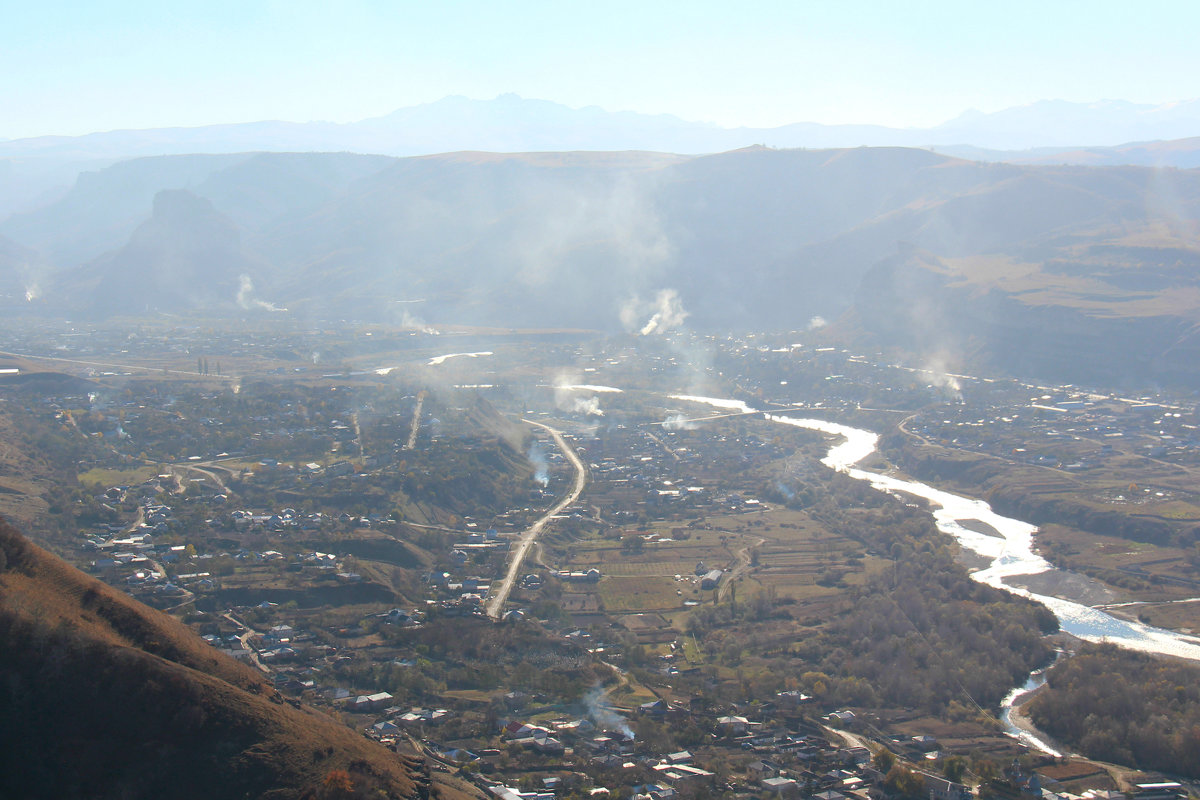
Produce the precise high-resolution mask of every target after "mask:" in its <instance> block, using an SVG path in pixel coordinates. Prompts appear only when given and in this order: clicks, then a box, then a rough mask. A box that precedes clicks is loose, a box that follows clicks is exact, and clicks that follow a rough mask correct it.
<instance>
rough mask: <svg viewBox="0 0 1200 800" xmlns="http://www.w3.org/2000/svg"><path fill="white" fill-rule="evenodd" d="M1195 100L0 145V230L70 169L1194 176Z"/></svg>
mask: <svg viewBox="0 0 1200 800" xmlns="http://www.w3.org/2000/svg"><path fill="white" fill-rule="evenodd" d="M1198 137H1200V101H1198V100H1188V101H1182V102H1178V103H1167V104H1163V105H1159V106H1151V105H1139V104H1135V103H1128V102H1124V101H1102V102H1098V103H1070V102H1065V101H1060V100H1046V101H1041V102H1038V103H1033V104H1031V105H1028V106H1021V107H1016V108H1009V109H1004V110H1002V111H997V112H994V113H990V114H985V113H981V112H978V111H969V112H966V113H964V114H962V115H960V116H959V117H956V118H955V119H952V120H950V121H948V122H945V123H943V124H941V125H937V126H935V127H932V128H913V129H898V128H887V127H883V126H878V125H822V124H818V123H812V122H798V123H795V124H791V125H783V126H780V127H776V128H744V127H743V128H724V127H721V126H718V125H714V124H710V123H703V122H691V121H686V120H682V119H679V118H678V117H674V116H671V115H667V114H657V115H655V114H640V113H635V112H629V111H622V112H610V111H605V110H604V109H601V108H598V107H596V106H588V107H585V108H569V107H567V106H564V105H561V104H558V103H553V102H549V101H546V100H531V99H525V98H522V97H519V96H517V95H513V94H507V95H501V96H499V97H497V98H495V99H493V100H470V99H467V98H464V97H446V98H443V99H442V100H438V101H437V102H433V103H426V104H424V105H419V106H412V107H409V108H401V109H399V110H397V111H394V112H392V113H390V114H387V115H385V116H382V117H377V118H373V119H366V120H362V121H360V122H352V123H345V124H337V123H330V122H278V121H276V122H252V123H245V124H230V125H209V126H203V127H195V128H157V129H149V130H117V131H107V132H102V133H92V134H88V135H85V136H42V137H36V138H30V139H16V140H10V141H0V219H2V218H3V217H4V216H6V215H8V214H11V213H14V212H19V211H28V210H31V209H33V208H36V207H37V206H38V205H41V204H44V203H45V202H48V201H50V200H52V199H54V198H55V197H56V196H61V194H62V193H63V192H65V191H66V190H67V189H68V188H70V186H71V184H72V183H73V181H74V179H75V176H76V175H77V174H79V173H80V172H81V171H86V170H92V169H97V168H100V167H104V166H108V165H110V164H113V163H115V162H117V161H122V160H126V159H130V158H137V157H143V156H159V155H189V154H197V153H207V154H235V153H246V152H348V153H367V154H378V155H390V156H412V155H429V154H436V153H449V152H456V151H488V152H502V153H527V152H541V151H545V152H563V151H575V150H586V151H620V150H640V151H654V152H663V153H687V154H699V153H719V152H725V151H728V150H735V149H739V148H742V147H748V146H751V145H766V146H770V147H778V148H797V147H804V148H836V147H860V146H872V147H885V146H886V147H923V148H934V149H937V150H938V151H939V152H945V153H947V154H949V155H956V156H959V157H962V158H970V159H976V160H983V161H1007V162H1012V163H1049V164H1090V165H1105V164H1107V165H1113V164H1140V165H1146V166H1174V167H1184V168H1190V167H1195V166H1198V165H1200V138H1198Z"/></svg>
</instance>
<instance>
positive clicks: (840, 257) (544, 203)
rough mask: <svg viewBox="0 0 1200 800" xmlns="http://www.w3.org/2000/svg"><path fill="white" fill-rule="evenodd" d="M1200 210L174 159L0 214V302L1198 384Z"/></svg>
mask: <svg viewBox="0 0 1200 800" xmlns="http://www.w3.org/2000/svg"><path fill="white" fill-rule="evenodd" d="M1197 219H1200V172H1197V171H1190V170H1157V169H1150V168H1145V167H1076V166H1048V165H1015V164H1006V163H990V164H989V163H980V162H974V161H966V160H962V159H957V158H952V157H949V156H947V155H943V154H938V153H933V152H930V151H928V150H920V149H908V148H851V149H840V150H774V149H770V148H765V147H753V148H745V149H741V150H737V151H732V152H728V153H721V154H716V155H710V156H698V157H687V156H677V155H664V154H659V153H644V152H621V153H602V152H575V153H534V154H523V155H522V154H515V155H498V154H491V153H455V154H448V155H440V156H424V157H416V158H388V157H383V156H365V155H352V154H345V153H343V154H312V153H276V154H272V153H259V154H239V155H206V156H166V157H159V158H146V159H135V160H132V161H126V162H122V163H119V164H116V165H113V166H111V167H108V168H106V169H103V170H99V171H95V172H89V173H85V174H84V175H82V176H81V177H80V179H79V181H78V182H77V183H76V185H75V186H74V187H73V188H72V189H71V191H69V192H68V193H67V194H66V195H64V196H63V197H62V198H60V199H59V200H57V201H56V202H53V203H51V204H49V205H46V206H43V207H42V208H40V209H38V210H36V211H31V212H27V213H23V214H17V215H13V216H11V217H10V218H9V219H7V220H5V221H4V222H3V223H0V237H4V238H3V239H0V259H5V260H6V261H5V263H4V264H2V265H0V266H3V269H4V270H5V274H6V275H7V276H9V278H8V284H7V285H9V286H10V287H11V288H10V291H9V292H8V298H7V300H6V301H4V302H5V303H6V305H7V313H20V312H40V313H46V312H48V313H55V314H59V315H65V314H71V315H81V314H82V315H90V316H93V317H104V316H113V315H123V316H132V315H143V314H147V313H150V314H157V313H166V314H179V313H204V314H209V315H212V314H226V315H235V316H244V315H258V314H272V313H286V314H289V315H292V316H293V317H299V318H304V319H323V320H338V319H357V320H374V321H383V322H390V323H394V324H405V325H413V326H422V325H424V324H425V323H429V324H433V325H438V324H454V323H458V324H473V325H485V326H498V327H571V328H592V329H598V330H607V331H620V330H622V329H625V330H629V331H633V332H637V331H640V330H643V329H645V328H646V327H647V326H648V325H649V323H650V321H651V320H652V319H655V320H657V321H658V322H657V323H656V324H655V325H654V326H651V328H652V329H656V330H662V329H663V328H665V327H669V326H668V325H667V324H666V321H667V320H674V321H679V320H686V322H685V324H686V325H687V326H689V327H690V328H692V329H695V330H700V331H713V332H718V331H723V330H766V329H773V330H799V329H803V328H805V327H806V326H807V325H808V323H809V320H810V319H811V318H813V317H816V316H820V317H823V318H825V319H830V320H833V319H836V318H841V319H842V320H843V321H847V320H850V321H853V323H854V324H853V326H852V327H853V330H854V331H856V332H857V333H861V334H863V335H865V336H868V337H877V341H880V342H887V343H891V344H903V345H905V346H907V347H909V348H911V349H912V350H913V351H914V352H916V353H928V354H937V355H938V357H939V358H942V359H943V360H947V359H948V360H951V361H953V360H954V359H970V360H971V362H972V363H978V364H989V365H992V366H997V367H1000V368H1005V369H1012V370H1014V371H1019V372H1024V373H1027V374H1034V373H1036V374H1038V375H1042V376H1047V377H1056V378H1060V379H1066V380H1071V379H1074V380H1077V381H1084V380H1087V379H1089V378H1091V379H1099V378H1101V377H1103V378H1104V379H1105V380H1122V379H1127V380H1131V381H1141V380H1164V381H1173V382H1185V383H1192V382H1196V383H1198V384H1200V350H1197V342H1198V341H1200V340H1198V338H1197V337H1198V335H1200V334H1198V331H1200V328H1197V325H1198V324H1200V256H1198V254H1200V223H1197ZM5 239H7V242H5ZM22 277H23V280H24V281H25V282H26V283H25V288H24V289H22V288H21V286H20V285H19V284H20V283H21V279H22ZM27 292H28V293H29V294H32V295H37V299H36V300H35V301H34V302H26V301H25V296H26V293H27ZM285 309H286V311H285ZM867 341H870V340H869V339H868V340H867ZM1051 345H1053V346H1051ZM1118 353H1120V354H1122V357H1121V359H1120V360H1119V361H1118V360H1114V359H1113V356H1114V354H1118Z"/></svg>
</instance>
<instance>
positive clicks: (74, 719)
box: [0, 521, 423, 798]
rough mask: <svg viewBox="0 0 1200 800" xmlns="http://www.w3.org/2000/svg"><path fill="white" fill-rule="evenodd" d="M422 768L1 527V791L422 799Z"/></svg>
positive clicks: (48, 794)
mask: <svg viewBox="0 0 1200 800" xmlns="http://www.w3.org/2000/svg"><path fill="white" fill-rule="evenodd" d="M413 767H414V765H413V764H410V763H406V762H405V761H403V760H401V759H400V758H399V757H398V756H396V755H395V754H394V753H391V752H390V751H388V750H386V749H384V748H382V747H379V746H378V745H376V744H374V743H372V742H370V741H368V740H366V739H364V738H363V737H361V736H360V735H359V734H357V733H355V732H354V731H352V730H350V729H349V728H346V727H345V726H343V725H342V724H341V723H339V722H337V721H336V720H333V719H330V718H329V717H327V716H325V715H323V714H321V713H318V712H316V711H314V710H311V709H308V708H305V707H302V706H300V705H299V704H293V703H292V702H291V701H288V700H286V699H285V698H283V697H281V696H280V695H279V694H278V693H277V692H276V691H275V690H274V689H273V688H272V687H271V686H270V685H269V684H268V683H266V682H265V681H264V680H263V679H262V677H261V676H260V675H258V674H257V673H255V672H254V671H253V670H251V669H250V668H248V667H246V666H244V665H242V664H239V663H237V662H236V661H234V660H233V659H230V658H227V657H225V656H223V655H222V654H220V653H219V652H217V651H216V650H214V649H213V648H211V647H209V646H208V645H207V644H206V643H204V642H203V641H201V640H200V639H199V638H198V637H196V636H195V635H194V634H193V633H192V632H191V631H189V630H188V629H187V628H186V627H184V626H183V625H182V624H181V623H179V622H178V621H176V620H174V619H173V618H171V617H169V616H167V615H165V614H161V613H160V612H158V611H154V610H153V609H150V608H147V607H146V606H143V605H141V604H139V603H137V602H136V601H134V600H132V599H130V598H128V597H126V596H124V595H122V594H121V593H119V592H117V591H115V590H113V589H111V588H109V587H108V586H105V585H104V584H102V583H100V582H98V581H96V580H93V579H91V578H89V577H87V576H85V575H84V574H83V573H81V572H79V571H78V570H76V569H74V568H73V567H70V566H69V565H67V564H66V563H65V562H63V561H61V560H60V559H58V558H57V557H55V556H53V555H51V554H49V553H47V552H45V551H44V550H42V549H40V548H38V547H36V546H34V545H32V544H30V543H29V542H28V541H27V540H25V539H24V538H23V537H22V536H21V535H20V534H19V533H18V532H17V531H16V530H14V529H13V528H12V527H11V526H9V525H8V524H6V523H4V522H3V521H0V796H4V797H28V798H37V797H80V796H87V797H127V798H141V797H178V798H187V797H205V798H208V797H268V798H302V797H320V796H323V795H324V794H325V793H326V792H325V791H324V788H325V787H324V783H325V779H326V777H327V776H328V775H329V773H330V772H331V771H333V770H347V771H348V772H349V773H350V775H351V777H352V780H353V782H354V783H355V785H356V789H357V790H359V791H365V790H368V789H370V790H372V791H374V790H375V789H378V790H381V791H382V794H372V796H375V797H397V798H398V797H417V796H419V794H421V793H422V792H421V789H422V788H423V787H422V786H421V785H420V783H421V782H420V781H419V780H418V779H415V778H414V775H415V773H414V769H413Z"/></svg>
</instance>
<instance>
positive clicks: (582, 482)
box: [487, 419, 587, 619]
mask: <svg viewBox="0 0 1200 800" xmlns="http://www.w3.org/2000/svg"><path fill="white" fill-rule="evenodd" d="M522 422H527V423H529V424H530V425H536V426H537V427H539V428H541V429H542V430H544V431H546V432H547V433H549V434H550V435H551V436H552V437H554V443H555V444H557V445H558V449H559V450H561V451H562V453H563V455H565V456H566V457H567V460H568V461H570V462H571V466H572V467H573V468H574V469H575V481H574V483H573V484H572V485H571V491H569V492H567V494H566V495H565V496H564V497H563V498H562V499H561V500H559V501H558V502H557V503H555V504H554V505H553V506H551V507H550V510H549V511H547V512H546V513H545V514H543V515H542V516H541V517H539V518H538V520H537V522H535V523H533V524H532V525H530V526H529V527H528V528H527V529H526V530H525V532H524V533H522V534H521V538H520V541H518V542H517V546H516V548H514V549H513V551H512V556H511V558H510V561H509V562H508V572H507V573H506V574H505V575H504V580H502V581H501V582H500V585H499V586H498V587H497V588H496V589H495V590H494V591H493V592H492V595H491V597H489V598H488V601H487V614H488V616H489V617H491V618H493V619H499V618H500V615H501V614H502V613H504V604H505V603H506V602H508V596H509V595H510V594H512V588H513V584H514V583H516V580H517V575H519V574H520V572H521V564H522V563H524V561H525V556H526V555H527V554H528V553H529V548H531V547H533V545H534V543H535V542H536V541H537V538H538V536H540V535H541V533H542V529H543V528H545V527H546V523H547V522H549V521H550V520H551V519H552V518H553V517H554V516H555V515H556V514H558V513H559V512H561V511H562V510H563V509H564V508H566V507H567V506H569V505H571V504H572V503H574V502H575V501H576V500H578V499H579V495H581V494H583V487H585V486H587V470H585V469H584V468H583V460H582V459H581V458H580V457H579V455H578V454H577V453H576V452H575V451H574V450H573V449H572V448H571V446H570V445H569V444H567V441H566V439H564V438H563V435H562V431H558V430H555V429H554V428H551V427H550V426H549V425H544V424H542V423H541V422H534V421H532V420H528V419H526V420H522Z"/></svg>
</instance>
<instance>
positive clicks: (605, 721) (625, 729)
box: [583, 684, 633, 739]
mask: <svg viewBox="0 0 1200 800" xmlns="http://www.w3.org/2000/svg"><path fill="white" fill-rule="evenodd" d="M583 704H584V706H586V707H587V715H588V716H589V717H591V719H592V722H594V723H595V724H596V727H598V728H602V729H604V730H610V731H612V730H616V731H620V732H621V733H623V734H625V735H626V736H627V737H629V738H630V739H632V738H633V728H631V727H629V723H628V722H626V721H625V718H624V717H622V716H621V715H620V714H618V713H617V712H615V711H613V709H612V706H610V705H608V702H607V696H606V695H605V693H604V688H603V687H602V686H600V684H596V685H595V686H593V687H592V688H591V689H589V690H588V692H587V694H585V695H584V696H583Z"/></svg>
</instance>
